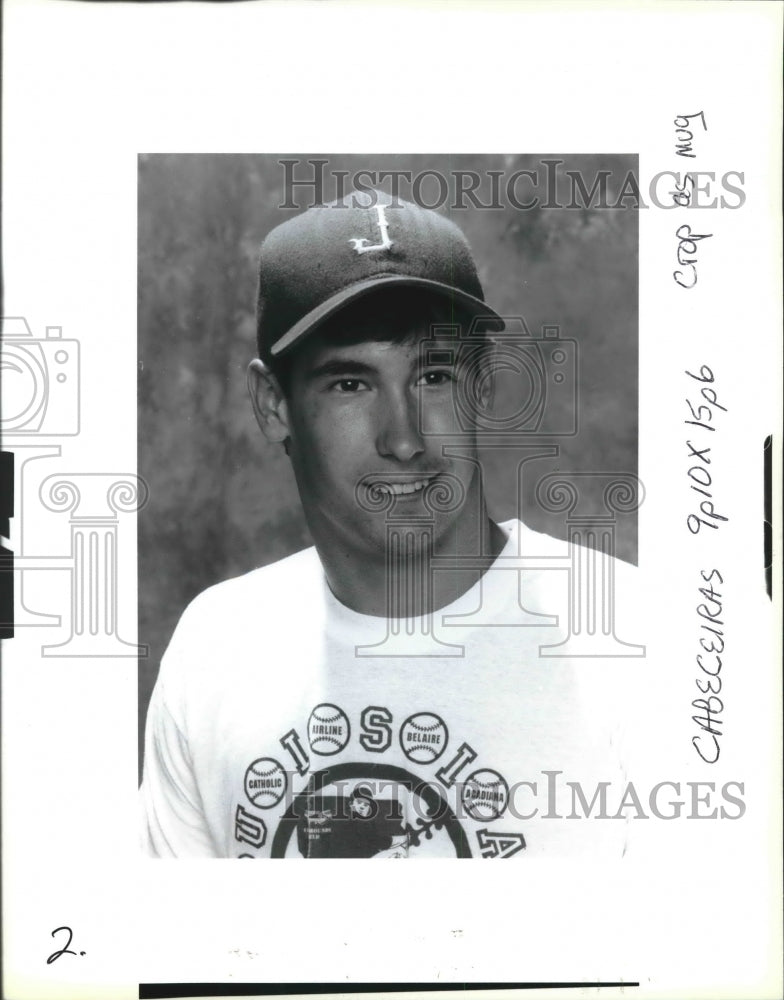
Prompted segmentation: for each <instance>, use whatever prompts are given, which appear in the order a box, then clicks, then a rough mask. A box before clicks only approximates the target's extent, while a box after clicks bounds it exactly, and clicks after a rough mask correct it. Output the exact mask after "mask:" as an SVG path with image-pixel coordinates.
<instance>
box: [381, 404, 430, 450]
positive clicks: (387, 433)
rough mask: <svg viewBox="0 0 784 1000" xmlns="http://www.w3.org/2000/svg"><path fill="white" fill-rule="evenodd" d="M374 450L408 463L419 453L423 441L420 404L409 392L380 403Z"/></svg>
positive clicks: (422, 446) (423, 447) (423, 448)
mask: <svg viewBox="0 0 784 1000" xmlns="http://www.w3.org/2000/svg"><path fill="white" fill-rule="evenodd" d="M380 410H381V412H380V415H379V422H380V426H379V432H378V437H377V439H376V449H377V450H378V453H379V455H381V456H382V457H383V458H395V459H397V461H398V462H410V461H411V459H412V458H415V457H416V456H417V455H420V454H422V452H423V451H424V450H425V443H424V440H423V438H422V432H421V428H420V426H419V405H418V400H417V399H416V398H415V397H412V396H408V395H402V394H401V395H400V396H395V398H389V397H387V398H386V399H385V400H383V401H382V402H381V407H380Z"/></svg>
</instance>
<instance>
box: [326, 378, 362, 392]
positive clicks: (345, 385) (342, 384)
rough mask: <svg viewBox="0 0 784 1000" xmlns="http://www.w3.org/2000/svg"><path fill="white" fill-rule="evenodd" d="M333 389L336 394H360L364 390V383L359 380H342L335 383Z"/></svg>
mask: <svg viewBox="0 0 784 1000" xmlns="http://www.w3.org/2000/svg"><path fill="white" fill-rule="evenodd" d="M332 388H333V389H334V390H335V391H336V392H359V391H360V390H361V389H362V388H363V383H362V382H360V380H359V379H358V378H341V379H338V381H337V382H333V384H332Z"/></svg>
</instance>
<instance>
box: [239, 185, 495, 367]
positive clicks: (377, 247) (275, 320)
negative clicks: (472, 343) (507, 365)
mask: <svg viewBox="0 0 784 1000" xmlns="http://www.w3.org/2000/svg"><path fill="white" fill-rule="evenodd" d="M394 285H400V286H407V287H414V288H422V289H426V290H429V291H431V292H433V293H434V294H435V295H438V296H441V297H443V298H445V299H447V300H449V301H451V302H452V303H454V305H455V306H457V307H460V308H461V309H462V310H463V311H467V312H468V313H469V314H470V315H472V316H481V317H482V319H483V320H485V319H486V320H487V326H488V328H489V329H491V330H503V328H504V321H503V320H502V319H501V317H500V316H499V315H498V314H497V313H496V312H495V311H494V310H492V309H491V308H490V307H489V306H488V305H487V304H486V303H485V301H484V293H483V291H482V286H481V284H480V282H479V276H478V274H477V271H476V265H475V264H474V260H473V257H472V256H471V249H470V247H469V245H468V240H467V239H466V238H465V236H464V235H463V233H462V231H461V230H460V229H459V228H458V227H457V226H456V225H455V224H454V223H453V222H452V221H451V220H449V219H447V218H446V217H445V216H443V215H440V214H439V213H437V212H434V211H432V210H431V209H427V208H421V207H420V206H419V205H416V204H413V203H411V202H407V201H404V200H403V199H401V198H393V197H392V196H391V195H389V194H387V193H386V192H383V191H376V190H369V191H363V192H361V193H352V194H350V195H347V196H346V197H344V198H341V199H338V200H337V201H334V202H330V203H329V204H326V205H316V206H314V207H312V208H309V209H308V210H307V211H305V212H303V213H302V214H301V215H297V216H295V217H294V218H293V219H290V220H289V221H287V222H284V223H282V224H281V225H279V226H277V227H276V228H275V229H273V230H272V231H271V232H270V233H269V235H268V236H267V238H266V239H265V240H264V243H263V244H262V247H261V260H260V265H259V296H258V311H257V322H258V342H259V353H260V355H261V357H262V358H265V357H266V358H269V357H271V356H272V357H278V356H280V355H281V354H284V353H285V352H286V351H288V350H290V349H291V348H292V347H293V346H294V345H295V344H297V343H298V342H299V341H300V340H301V339H302V338H303V337H304V336H306V335H307V334H308V333H310V332H311V331H312V330H314V329H315V328H316V327H317V326H318V325H319V324H320V323H323V322H324V321H325V320H326V319H328V318H329V317H331V316H333V315H334V314H335V313H336V312H338V311H339V310H340V309H342V308H343V307H344V306H347V305H348V304H349V303H350V302H354V301H355V300H356V299H358V298H361V297H362V296H364V295H368V294H369V293H371V292H373V291H374V290H376V289H378V288H382V287H390V286H394Z"/></svg>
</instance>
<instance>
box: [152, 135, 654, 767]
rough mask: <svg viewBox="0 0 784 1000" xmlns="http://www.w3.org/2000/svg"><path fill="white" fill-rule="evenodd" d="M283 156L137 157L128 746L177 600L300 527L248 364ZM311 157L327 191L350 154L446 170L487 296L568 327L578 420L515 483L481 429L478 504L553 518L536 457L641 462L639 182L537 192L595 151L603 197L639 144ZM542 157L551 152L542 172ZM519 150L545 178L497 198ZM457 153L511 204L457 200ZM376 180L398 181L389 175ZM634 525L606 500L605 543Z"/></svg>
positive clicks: (297, 544) (282, 548)
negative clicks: (257, 406)
mask: <svg viewBox="0 0 784 1000" xmlns="http://www.w3.org/2000/svg"><path fill="white" fill-rule="evenodd" d="M284 158H289V159H293V158H294V157H291V156H277V155H263V156H259V155H145V156H141V157H140V158H139V188H138V194H139V205H138V213H139V214H138V220H139V221H138V226H139V228H138V236H139V243H138V254H139V257H138V260H139V270H138V338H139V343H138V365H139V390H138V407H139V409H138V413H139V416H138V435H139V462H138V467H139V474H140V475H141V476H143V477H144V479H145V480H146V481H147V483H148V485H149V488H150V499H149V502H148V504H147V505H146V507H145V508H144V509H143V510H142V511H141V513H140V514H139V521H138V530H139V535H138V544H139V642H142V643H146V644H147V645H148V646H149V649H150V652H149V657H148V658H146V659H143V660H141V661H140V669H139V732H140V754H141V746H142V737H143V728H144V719H145V716H146V710H147V704H148V701H149V697H150V693H151V690H152V686H153V684H154V682H155V677H156V675H157V671H158V665H159V663H160V658H161V655H162V654H163V652H164V650H165V648H166V645H167V643H168V641H169V638H170V636H171V633H172V631H173V630H174V626H175V625H176V623H177V619H178V618H179V616H180V614H181V613H182V611H183V610H184V608H185V606H186V605H187V604H188V602H189V601H190V600H191V599H192V598H193V597H194V596H195V595H196V594H197V593H199V592H200V591H201V590H203V589H204V588H206V587H208V586H210V585H212V584H213V583H217V582H219V581H220V580H224V579H227V578H229V577H232V576H236V575H237V574H240V573H244V572H246V571H248V570H250V569H253V568H254V567H257V566H263V565H266V564H267V563H271V562H274V561H275V560H277V559H281V558H282V557H284V556H286V555H289V554H290V553H292V552H295V551H297V550H299V549H301V548H304V547H305V546H307V545H310V544H311V542H310V538H309V535H308V531H307V528H306V526H305V523H304V520H303V516H302V512H301V509H300V505H299V500H298V497H297V492H296V488H295V484H294V478H293V475H292V473H291V470H290V467H289V464H288V459H287V458H286V456H285V454H284V452H283V450H282V448H280V447H272V446H270V445H267V444H266V442H265V440H264V439H263V437H262V435H261V433H260V431H259V430H258V428H257V426H256V423H255V420H254V418H253V413H252V411H251V407H250V403H249V401H248V396H247V389H246V382H245V371H246V367H247V364H248V361H249V360H250V359H251V358H252V357H254V355H255V347H254V340H255V325H254V309H255V296H256V266H257V255H258V249H259V245H260V243H261V241H262V239H263V238H264V236H265V235H266V234H267V232H269V230H270V229H272V228H273V227H274V226H276V225H278V224H279V223H280V222H283V221H285V220H286V219H288V218H290V217H292V216H293V215H295V214H297V213H298V212H299V211H301V210H302V209H304V208H306V207H307V206H308V205H310V204H311V203H312V202H313V200H314V198H313V189H312V188H310V189H308V188H294V189H293V192H292V189H290V188H289V189H287V188H286V184H285V180H286V175H285V170H284V168H283V167H282V166H281V164H280V160H281V159H284ZM316 158H320V159H324V160H327V161H328V163H327V165H326V167H325V168H324V172H323V177H324V187H323V200H324V201H328V200H331V199H332V198H334V197H335V196H336V195H337V194H339V193H340V191H339V190H337V188H336V177H337V178H338V180H337V183H342V184H344V185H345V190H346V191H351V189H352V187H351V184H350V178H351V177H353V176H354V174H355V172H356V171H359V170H363V169H364V170H371V171H376V172H377V171H397V170H408V171H411V172H412V174H413V175H414V176H415V177H416V176H417V175H418V174H421V173H422V172H423V171H438V172H439V173H440V174H442V175H443V176H444V177H445V178H446V180H447V181H448V182H450V190H449V197H448V198H447V199H446V202H445V204H444V205H443V207H442V208H440V209H439V210H440V211H442V212H444V214H446V215H448V216H450V217H451V218H452V219H453V220H454V221H455V222H456V223H457V224H458V225H459V226H460V227H461V229H462V230H463V232H464V233H465V234H466V236H467V237H468V240H469V242H470V244H471V247H472V249H473V252H474V258H475V260H476V263H477V266H478V269H479V275H480V279H481V281H482V285H483V287H484V290H485V297H486V299H487V301H488V302H489V303H490V304H491V305H492V306H493V307H494V308H495V309H496V310H497V311H498V312H500V313H501V314H502V315H505V316H520V315H522V316H523V317H524V318H525V320H526V323H527V325H528V328H529V330H530V331H531V333H532V334H533V336H534V337H537V336H540V335H541V328H542V326H543V325H555V326H558V327H560V331H561V337H563V338H570V339H572V340H574V341H576V342H577V373H576V377H577V379H578V386H579V397H578V409H577V423H576V426H577V433H576V434H573V435H571V436H565V437H552V438H547V439H546V443H551V444H552V443H557V444H558V446H559V454H558V455H557V456H556V457H551V458H541V459H534V460H533V461H531V462H530V463H529V464H527V465H526V467H525V470H526V471H525V478H524V488H523V490H522V496H520V497H519V498H518V496H517V494H518V488H517V473H516V470H517V458H518V456H517V455H515V453H510V452H508V451H498V450H493V449H490V450H488V451H487V452H486V453H485V454H484V456H483V463H484V472H485V481H486V487H487V495H488V502H489V506H490V511H491V515H492V516H494V517H495V519H496V520H506V519H508V518H510V517H514V516H520V517H521V518H522V520H524V521H525V522H526V523H527V524H528V525H529V526H530V527H532V528H534V529H536V530H539V531H546V532H548V533H550V534H552V535H556V536H558V537H562V538H565V537H566V531H567V529H566V521H565V514H553V513H550V512H547V511H545V510H543V509H542V508H541V507H540V506H539V505H538V503H537V500H536V497H535V493H534V490H535V486H536V483H537V481H538V480H539V479H540V478H541V477H542V476H544V475H546V474H548V473H550V472H553V471H556V470H559V471H561V472H563V473H569V472H577V471H582V472H588V471H592V472H627V473H632V474H636V471H637V384H638V383H637V299H638V283H637V254H638V238H637V236H638V218H637V210H636V208H635V207H634V198H633V197H632V198H627V199H624V201H623V204H621V205H619V207H617V208H583V207H577V208H560V209H559V208H557V207H550V208H546V207H541V205H542V204H547V203H548V197H549V199H550V200H549V204H556V203H557V204H560V205H563V206H567V205H569V204H570V202H571V201H572V194H573V183H572V181H570V179H569V177H568V175H567V173H566V171H579V172H580V175H581V177H582V178H583V179H584V182H585V184H586V187H587V189H588V190H589V191H590V188H591V185H592V183H593V181H594V180H595V178H596V177H597V176H598V175H599V174H600V172H601V171H604V172H605V174H604V175H603V176H604V177H605V179H606V188H607V202H608V204H609V205H611V206H612V205H614V204H615V203H616V201H617V200H618V197H619V194H620V193H622V191H623V189H624V181H625V180H626V178H627V177H628V176H629V174H630V173H633V174H635V175H636V172H637V157H636V156H623V155H615V156H607V155H574V156H569V155H564V154H558V155H557V156H556V155H553V156H552V157H550V156H547V155H546V154H543V155H500V154H499V155H465V156H447V155H432V156H431V155H412V156H402V155H395V156H391V155H390V156H383V155H375V154H374V155H351V156H348V155H337V156H336V155H332V154H307V155H300V156H298V157H296V159H298V160H300V161H302V163H301V165H300V166H299V167H297V168H296V169H295V177H296V178H300V177H305V176H312V173H313V170H312V168H309V167H308V166H307V164H306V163H305V161H306V160H310V159H316ZM546 159H558V160H560V161H563V162H562V164H561V165H560V166H558V168H557V172H556V176H555V181H556V182H555V185H554V186H552V185H551V188H550V190H549V191H548V190H547V189H546V187H545V176H546V174H547V170H548V167H547V165H546V164H544V162H543V161H544V160H546ZM550 169H551V171H552V168H550ZM519 170H529V171H536V172H537V176H538V178H539V185H538V187H537V188H534V186H533V184H532V182H527V183H523V181H522V180H521V182H520V183H519V184H518V185H517V186H516V187H515V193H516V195H517V197H518V199H519V200H520V201H521V202H526V201H530V200H531V199H532V198H534V197H538V198H539V201H540V207H537V208H532V209H527V210H519V209H516V208H514V207H511V206H509V205H506V204H505V202H506V199H505V196H504V192H505V188H504V184H505V179H506V178H509V177H510V176H511V175H512V174H513V173H514V172H515V171H519ZM341 171H346V172H347V174H344V175H341V174H340V172H341ZM456 171H475V172H477V173H479V174H481V175H482V176H483V178H489V177H490V172H491V171H500V172H501V174H502V176H501V180H500V187H499V190H500V200H501V202H502V203H504V204H505V207H504V208H501V209H497V208H495V209H479V208H476V207H471V205H470V202H469V200H468V199H463V200H464V204H465V206H466V207H465V208H459V207H457V208H456V207H455V206H454V201H455V198H454V185H453V183H452V179H453V178H454V174H455V172H456ZM553 176H554V175H553V173H552V172H551V178H553ZM345 178H348V179H345ZM428 181H431V182H432V183H428ZM365 183H367V180H365ZM379 186H380V187H382V188H384V189H385V190H387V191H390V190H391V182H390V181H387V182H386V183H382V184H380V185H379ZM418 193H419V196H420V200H421V202H422V203H424V204H428V205H430V204H434V203H436V202H438V201H439V200H443V199H442V198H441V197H440V196H441V194H442V190H441V188H440V186H439V182H438V181H437V180H436V178H432V177H429V178H426V179H425V180H423V182H422V183H421V185H420V188H419V192H418ZM399 194H400V196H401V197H402V198H407V199H409V200H410V199H411V186H410V185H408V184H406V183H405V181H402V182H401V185H400V188H399ZM476 194H477V196H478V197H479V198H480V200H481V202H482V203H483V204H489V203H492V201H493V200H494V198H493V194H492V189H491V186H490V182H489V181H486V180H483V182H482V186H481V187H480V188H477V191H476ZM577 201H578V203H579V202H580V198H579V196H578V198H577ZM284 204H287V205H290V206H291V207H286V208H281V207H280V206H282V205H284ZM567 395H568V394H565V395H564V396H563V397H553V398H552V399H549V400H548V405H547V414H546V418H545V423H544V425H543V429H545V430H546V429H547V428H548V426H549V427H550V428H551V429H553V430H557V429H559V427H560V426H565V425H567V424H568V423H569V420H570V414H569V413H568V412H566V410H568V409H569V407H570V406H571V403H570V401H569V399H567V398H566V396H567ZM562 410H563V412H561V411H562ZM550 422H552V423H550ZM524 454H525V452H524V451H523V450H522V449H521V450H520V452H519V457H522V456H523V455H524ZM581 489H582V490H583V491H584V492H587V493H588V494H589V495H587V496H584V498H583V499H584V501H585V504H586V507H587V508H590V509H591V510H592V512H594V513H596V514H601V513H602V510H603V508H602V504H601V487H600V486H598V484H597V485H591V481H590V480H586V481H584V482H583V484H582V485H581ZM592 490H593V492H594V494H595V495H590V494H591V491H592ZM581 502H582V501H581ZM636 532H637V518H636V514H634V513H630V514H625V515H622V516H620V517H619V518H618V522H617V534H616V540H617V543H616V554H617V555H618V556H619V557H620V558H622V559H625V560H627V561H629V562H635V561H636V552H637V533H636Z"/></svg>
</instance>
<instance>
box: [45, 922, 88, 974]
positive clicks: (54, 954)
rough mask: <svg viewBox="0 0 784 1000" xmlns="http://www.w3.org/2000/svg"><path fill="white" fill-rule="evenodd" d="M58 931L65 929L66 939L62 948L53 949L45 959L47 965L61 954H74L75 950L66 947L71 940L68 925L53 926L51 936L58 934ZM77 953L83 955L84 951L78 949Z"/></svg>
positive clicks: (71, 934)
mask: <svg viewBox="0 0 784 1000" xmlns="http://www.w3.org/2000/svg"><path fill="white" fill-rule="evenodd" d="M60 931H65V932H66V933H67V934H68V940H67V941H66V942H65V947H64V948H61V949H60V950H59V951H53V952H52V954H51V955H50V956H49V958H47V960H46V964H47V965H51V964H52V962H54V960H55V959H57V958H59V957H60V956H61V955H75V954H76V952H75V951H71V949H70V948H69V947H68V945H69V944H70V943H71V941H72V940H73V931H72V930H71V928H70V927H55V929H54V930H53V931H52V937H54V936H55V934H59V933H60ZM79 954H80V955H85V954H86V952H84V951H80V952H79Z"/></svg>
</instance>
